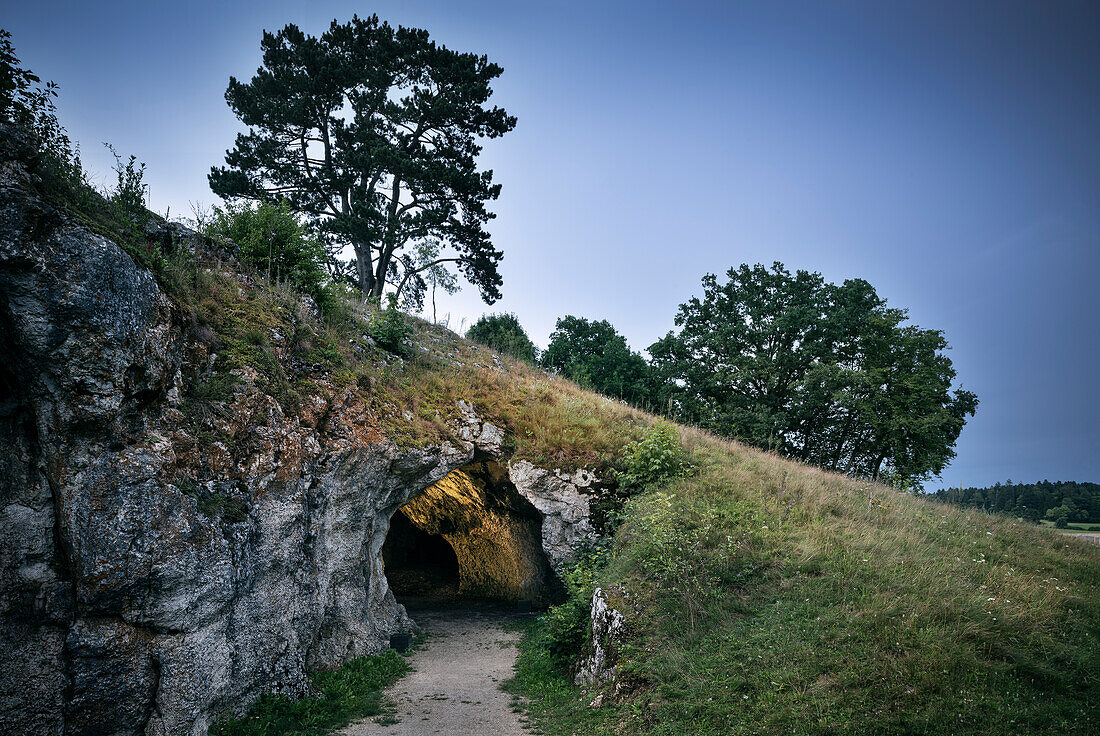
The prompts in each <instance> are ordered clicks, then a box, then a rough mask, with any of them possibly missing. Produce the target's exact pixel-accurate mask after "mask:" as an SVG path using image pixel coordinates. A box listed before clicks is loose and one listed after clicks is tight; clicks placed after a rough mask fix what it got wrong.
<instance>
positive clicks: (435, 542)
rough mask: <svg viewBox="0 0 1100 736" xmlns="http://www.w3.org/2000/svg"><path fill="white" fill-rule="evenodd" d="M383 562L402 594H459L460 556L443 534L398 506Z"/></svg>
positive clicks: (446, 596)
mask: <svg viewBox="0 0 1100 736" xmlns="http://www.w3.org/2000/svg"><path fill="white" fill-rule="evenodd" d="M382 564H383V565H385V569H386V579H387V580H388V581H389V583H390V590H392V591H393V594H394V595H395V596H397V597H398V598H443V599H449V598H455V597H457V596H458V556H457V555H456V554H455V551H454V549H453V548H452V547H451V545H450V543H449V542H447V540H446V538H445V537H444V536H443V535H442V534H431V533H429V532H426V531H424V530H423V529H421V528H420V527H418V526H416V525H415V524H413V523H412V522H411V521H410V520H409V517H408V516H406V515H405V512H404V511H401V510H400V509H398V510H397V511H396V512H394V514H393V517H392V518H391V519H390V532H389V534H387V535H386V543H385V544H384V545H383V546H382Z"/></svg>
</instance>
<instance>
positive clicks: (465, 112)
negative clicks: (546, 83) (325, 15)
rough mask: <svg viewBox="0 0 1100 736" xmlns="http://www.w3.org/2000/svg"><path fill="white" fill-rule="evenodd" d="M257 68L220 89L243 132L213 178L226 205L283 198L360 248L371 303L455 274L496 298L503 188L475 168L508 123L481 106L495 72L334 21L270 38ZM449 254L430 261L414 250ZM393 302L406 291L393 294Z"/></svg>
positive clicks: (399, 36)
mask: <svg viewBox="0 0 1100 736" xmlns="http://www.w3.org/2000/svg"><path fill="white" fill-rule="evenodd" d="M261 47H262V49H263V65H262V66H261V67H260V68H259V69H258V70H257V71H256V74H255V75H254V76H253V77H252V79H251V81H249V82H241V81H238V80H237V79H235V78H230V80H229V88H228V90H227V91H226V93H225V98H226V101H227V102H228V103H229V106H230V107H231V108H232V109H233V111H234V113H236V114H237V116H238V117H239V118H240V119H241V121H242V122H244V123H245V125H247V126H248V128H249V129H248V132H246V133H241V134H239V135H238V136H237V140H236V144H235V145H234V147H233V148H232V149H231V150H229V151H227V152H226V157H225V160H226V166H224V167H214V168H212V169H211V172H210V187H211V189H213V190H214V193H215V194H218V195H219V196H221V197H224V198H227V199H236V198H247V199H255V200H268V201H273V200H285V201H287V202H289V203H290V205H291V206H292V207H293V208H294V209H295V210H296V211H298V212H299V213H301V214H302V215H303V216H304V217H305V218H307V220H308V221H309V223H310V224H311V225H312V226H313V227H314V228H315V229H316V230H317V232H318V233H320V234H321V235H323V236H324V237H325V238H326V239H327V240H328V242H329V243H330V244H331V245H332V247H333V250H334V253H335V252H336V251H338V250H339V249H341V248H343V247H344V246H345V245H350V246H351V247H352V248H353V250H354V252H355V258H354V261H353V264H352V265H353V267H354V270H353V273H354V279H355V281H356V282H357V283H358V285H359V287H360V288H361V289H362V291H363V294H364V295H365V296H367V297H371V298H374V299H378V298H380V297H381V296H382V294H383V293H384V291H385V290H386V285H387V284H390V285H391V287H392V288H393V289H394V290H396V291H397V292H401V291H403V290H404V289H405V288H406V287H407V286H408V285H409V284H410V283H412V284H419V286H420V292H421V293H422V292H423V284H422V283H421V282H422V281H423V278H422V277H421V274H424V273H427V272H430V271H431V269H433V268H437V267H439V266H442V265H443V264H448V263H449V264H453V265H455V266H457V268H458V270H459V271H460V272H461V273H462V274H463V275H464V276H465V277H466V278H467V280H469V281H470V282H471V283H472V284H474V285H475V286H477V287H478V289H479V290H480V292H481V295H482V298H483V299H484V300H485V301H486V302H488V303H492V302H494V301H496V300H497V299H499V298H500V286H501V278H500V274H499V273H498V271H497V264H498V263H499V261H500V259H501V257H502V254H501V252H500V251H499V250H497V249H496V248H495V247H494V246H493V244H492V243H491V242H490V237H489V234H488V232H487V231H486V229H485V225H486V223H487V222H488V220H490V219H491V218H492V217H493V216H494V215H493V214H492V213H491V212H489V211H488V210H487V209H486V203H487V202H489V201H490V200H493V199H496V198H497V196H498V195H499V193H500V185H499V184H494V183H493V172H492V171H491V170H479V169H478V167H477V158H478V155H479V153H480V152H481V145H480V143H479V142H480V141H481V140H482V139H484V138H496V137H498V136H501V135H503V134H505V133H507V132H508V131H510V130H512V128H513V127H515V124H516V119H515V118H514V117H512V116H510V115H508V114H507V113H506V112H505V111H504V110H503V109H501V108H499V107H490V106H488V104H487V103H488V100H489V97H490V96H491V95H492V89H491V87H490V84H491V82H492V80H494V79H496V78H497V77H498V76H500V74H501V72H502V71H503V70H502V68H501V67H499V66H497V65H496V64H492V63H490V62H489V61H488V60H487V59H486V57H485V56H478V55H475V54H471V53H460V52H457V51H452V50H450V49H448V48H446V47H445V46H442V45H439V44H437V43H436V42H435V41H432V40H431V39H430V38H429V37H428V32H427V31H424V30H421V29H418V28H404V27H401V26H398V27H397V28H393V27H392V26H390V25H389V24H388V23H385V22H381V21H379V19H378V17H377V16H371V17H369V18H359V17H357V16H356V17H354V18H352V20H351V21H350V22H348V23H344V24H340V23H337V22H336V21H333V22H332V24H331V26H330V27H329V29H328V30H327V31H326V32H325V33H323V34H321V35H320V36H319V37H314V36H310V35H308V34H306V33H303V32H302V31H301V30H300V29H299V28H298V27H297V26H295V25H287V26H286V27H285V28H283V29H282V30H280V31H278V32H277V33H270V32H264V35H263V40H262V42H261ZM425 240H432V241H436V242H438V243H440V244H442V245H443V246H444V248H443V249H442V250H441V251H440V252H439V253H438V254H437V256H436V257H434V258H432V259H431V260H428V261H425V260H423V259H422V258H417V257H416V256H415V252H416V250H417V249H414V248H409V247H407V246H410V245H412V244H415V243H419V242H422V241H425ZM399 296H400V294H399Z"/></svg>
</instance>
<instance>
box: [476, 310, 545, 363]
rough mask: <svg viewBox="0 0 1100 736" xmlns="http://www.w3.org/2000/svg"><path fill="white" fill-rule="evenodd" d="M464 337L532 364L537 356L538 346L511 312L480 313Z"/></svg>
mask: <svg viewBox="0 0 1100 736" xmlns="http://www.w3.org/2000/svg"><path fill="white" fill-rule="evenodd" d="M466 338H467V339H469V340H474V341H475V342H479V343H481V344H482V345H487V346H488V347H490V348H492V349H493V350H497V351H499V352H501V353H504V354H505V355H511V356H512V357H514V358H519V359H520V360H525V361H527V362H528V363H532V364H533V363H534V362H535V360H536V359H537V358H538V348H536V347H535V343H533V342H531V338H530V337H528V336H527V331H526V330H524V329H523V325H521V324H520V323H519V318H518V317H516V315H514V314H511V313H506V314H486V315H482V317H481V318H480V319H479V320H478V321H477V322H474V324H473V325H472V326H471V327H470V329H469V330H467V331H466Z"/></svg>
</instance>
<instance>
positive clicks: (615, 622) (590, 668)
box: [573, 588, 626, 708]
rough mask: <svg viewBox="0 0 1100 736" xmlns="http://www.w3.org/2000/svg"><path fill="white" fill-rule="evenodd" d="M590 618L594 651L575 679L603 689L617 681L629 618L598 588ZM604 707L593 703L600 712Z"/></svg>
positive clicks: (599, 703) (600, 699)
mask: <svg viewBox="0 0 1100 736" xmlns="http://www.w3.org/2000/svg"><path fill="white" fill-rule="evenodd" d="M590 616H591V619H592V651H591V652H590V653H589V654H588V655H586V656H585V657H584V658H583V659H581V661H580V662H579V663H578V665H577V672H576V674H575V675H574V677H573V679H574V681H575V682H576V683H577V684H578V685H599V684H603V683H608V682H612V681H614V679H615V669H616V666H617V664H618V661H619V648H620V646H622V641H623V634H624V627H625V625H626V617H625V616H623V614H622V612H620V611H619V610H618V609H616V608H613V607H612V606H611V604H610V603H609V602H608V599H607V595H605V594H604V591H603V589H602V588H596V591H595V592H594V593H593V594H592V609H591V613H590ZM597 701H598V702H597ZM602 703H603V700H602V698H597V700H596V701H593V702H592V707H594V708H598V707H600V705H601V704H602Z"/></svg>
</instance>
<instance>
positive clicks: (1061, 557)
mask: <svg viewBox="0 0 1100 736" xmlns="http://www.w3.org/2000/svg"><path fill="white" fill-rule="evenodd" d="M109 224H110V223H107V225H109ZM101 225H102V223H101ZM99 229H100V230H101V231H104V230H107V231H108V232H109V231H110V227H107V226H101V227H100V228H99ZM105 234H107V233H105ZM127 245H128V248H129V249H130V250H131V252H133V253H135V254H136V255H137V256H140V257H141V260H142V261H143V262H145V263H146V265H150V266H151V267H152V268H154V270H155V271H156V272H157V274H158V278H159V279H160V282H161V283H162V285H164V287H165V288H166V290H167V291H168V293H169V294H170V295H171V297H172V299H173V300H174V301H175V302H176V304H177V306H178V307H179V312H180V314H181V316H182V318H183V321H184V322H185V323H186V324H187V329H189V330H190V332H191V337H192V339H193V341H194V342H196V343H205V344H206V345H207V346H208V349H209V350H210V351H211V352H216V353H217V354H218V355H219V356H220V357H219V359H218V361H217V362H216V363H215V368H216V370H217V371H218V375H219V376H222V377H227V376H229V375H230V372H231V371H232V370H233V369H235V368H237V369H239V368H241V367H245V366H247V367H250V368H252V369H254V370H256V371H257V372H258V374H259V376H260V379H261V380H260V385H262V386H263V387H264V388H265V390H267V391H268V392H269V393H271V394H272V395H273V396H275V397H277V398H278V399H279V402H280V404H281V405H282V406H283V407H284V410H285V411H286V412H288V413H294V412H295V411H296V408H297V407H298V406H299V405H301V402H303V401H305V400H307V399H309V398H310V396H311V395H331V394H332V393H334V392H337V391H346V390H351V391H354V392H356V393H357V394H358V396H359V397H360V399H361V400H362V402H363V404H364V405H365V406H367V407H368V408H369V411H368V412H367V417H368V419H367V420H368V421H369V422H370V423H372V424H373V427H372V429H373V430H374V431H375V432H376V433H377V436H378V437H379V438H380V439H381V438H382V437H386V438H389V439H391V440H393V441H395V442H398V443H399V444H402V445H422V444H426V443H431V442H436V441H439V440H440V439H443V438H445V437H446V436H448V435H449V430H448V428H447V425H448V421H449V420H450V419H451V418H452V417H453V416H454V413H455V402H456V401H457V400H459V399H464V400H468V401H472V402H473V403H474V404H475V405H476V406H477V408H478V410H479V411H480V412H481V413H482V414H483V415H484V416H486V417H487V418H489V419H491V420H492V421H495V422H497V423H498V424H501V425H502V426H504V427H505V428H506V429H507V430H508V438H509V439H508V445H509V449H510V451H511V452H512V453H514V455H515V456H521V457H528V458H531V459H533V460H536V461H538V462H541V463H546V464H555V465H587V466H597V467H598V466H601V465H607V464H609V463H614V460H615V457H616V455H617V454H618V453H619V451H620V450H621V448H622V447H623V446H624V445H625V444H626V443H627V442H628V441H629V440H631V439H633V438H634V437H636V436H637V434H638V432H639V431H640V428H641V427H643V426H646V425H648V424H650V423H651V422H652V421H653V418H652V417H649V416H647V415H644V414H642V413H641V412H637V411H635V410H632V409H629V408H626V407H623V406H622V405H620V404H618V403H617V402H613V401H609V400H607V399H604V398H603V397H600V396H597V395H595V394H591V393H588V392H585V391H582V390H580V389H578V388H576V387H575V386H573V385H572V384H569V383H568V382H565V381H562V380H559V379H556V378H553V377H548V376H546V375H545V374H542V373H541V372H539V371H536V370H533V369H531V368H529V367H527V366H524V365H522V364H518V363H515V362H513V361H509V360H506V359H505V360H503V361H502V362H501V364H500V366H499V367H498V365H497V361H496V360H494V358H493V356H492V355H491V354H490V353H489V351H488V350H486V349H485V348H478V347H477V346H474V345H472V344H470V343H468V342H466V341H464V340H461V339H460V338H458V337H457V336H455V335H454V334H453V333H450V332H448V331H446V330H442V329H440V328H435V327H431V326H429V325H426V324H425V323H422V322H417V334H416V335H415V337H414V340H413V342H414V343H415V347H414V348H413V350H412V353H411V357H408V358H398V357H396V356H394V355H392V354H390V353H387V352H385V351H383V350H381V349H379V348H377V347H375V346H373V345H372V344H371V343H370V342H369V341H368V340H366V339H365V338H364V335H365V334H366V332H367V319H368V318H369V312H368V310H365V309H364V308H363V307H361V306H358V305H356V304H355V303H354V302H353V301H346V300H338V301H337V307H336V308H335V309H332V310H330V312H329V314H328V315H327V316H326V317H325V318H324V319H321V320H318V319H316V318H315V317H313V316H312V315H311V314H310V310H309V309H308V308H306V307H304V306H303V304H302V302H301V300H300V298H299V297H298V296H297V295H295V294H293V293H292V292H289V291H287V290H285V289H283V288H280V287H278V286H273V285H267V284H264V283H263V282H262V281H260V280H258V279H249V278H243V279H242V278H241V277H240V276H239V275H237V274H235V273H230V272H227V271H226V270H225V268H224V267H223V266H221V265H220V264H218V263H216V262H214V261H208V260H203V259H200V260H198V261H196V260H194V259H193V258H191V257H189V256H187V255H186V254H180V255H176V256H161V255H159V254H156V253H153V252H152V251H151V250H150V249H147V248H142V243H141V242H140V235H137V236H135V238H134V240H133V242H130V243H127ZM295 366H297V367H295ZM190 380H191V385H190V390H191V394H192V396H191V401H190V404H189V406H191V408H192V411H191V419H192V420H193V421H194V422H195V423H196V427H198V428H199V429H201V427H199V425H202V424H203V423H204V421H206V420H205V417H206V415H207V412H206V411H205V410H204V409H203V405H204V402H207V403H209V402H210V401H214V400H216V399H218V398H227V396H221V395H220V393H219V390H218V386H219V385H221V384H219V383H218V380H217V376H210V375H204V376H199V375H196V376H192V377H190ZM211 387H213V388H211ZM223 388H224V386H223ZM368 434H369V433H368ZM682 435H683V441H684V443H685V444H686V445H687V446H688V447H689V449H690V450H691V452H692V454H693V457H694V459H695V462H696V463H697V464H698V472H697V473H696V474H695V475H694V476H692V477H691V478H688V479H684V480H682V481H679V482H678V483H677V484H676V485H675V486H674V487H672V488H669V489H667V493H651V494H648V495H646V496H644V497H642V498H639V499H635V501H634V502H633V503H632V505H631V507H630V508H629V510H628V514H627V521H626V523H625V524H624V526H623V527H622V528H621V529H620V532H619V535H618V538H617V545H616V551H615V553H614V555H613V559H612V562H611V565H610V566H609V567H608V568H607V569H606V570H605V571H604V572H603V574H602V575H603V580H602V582H603V583H604V585H606V586H614V585H617V584H623V585H624V586H625V588H626V590H628V591H630V593H631V602H630V603H629V605H628V606H627V607H626V608H627V612H628V615H629V617H630V623H631V635H632V638H631V643H630V647H629V649H628V651H627V653H626V657H625V663H624V665H623V670H624V672H625V673H626V675H627V678H626V681H627V682H628V683H630V685H631V687H632V688H633V690H632V691H631V692H628V693H625V694H619V695H616V696H614V697H612V698H610V701H611V704H610V705H607V706H605V707H604V708H602V709H591V708H588V707H587V702H588V700H590V699H591V697H592V694H591V693H588V694H585V693H582V692H580V691H578V690H576V689H574V688H572V687H571V686H568V685H567V683H566V682H565V680H564V679H563V678H562V676H561V675H560V674H559V673H557V671H556V670H554V669H553V668H552V666H551V664H550V663H549V662H547V660H546V658H545V656H544V655H543V654H542V653H540V652H539V651H538V650H537V648H535V647H534V646H533V645H534V644H535V643H537V637H536V636H532V637H528V639H527V645H526V650H525V653H524V656H523V661H524V667H523V668H522V671H521V676H520V678H519V681H518V683H517V687H518V688H519V689H520V691H521V692H523V693H524V694H526V695H528V696H530V697H532V709H533V713H534V714H535V716H536V719H537V721H538V722H539V724H540V725H541V727H542V728H543V729H544V730H546V731H547V732H550V733H573V732H577V733H599V732H609V733H610V732H615V733H628V732H637V733H658V734H668V733H715V734H717V733H781V732H782V733H788V732H790V733H841V732H846V733H868V732H895V733H942V732H946V731H952V732H955V733H1009V732H1012V733H1015V732H1018V731H1022V730H1031V731H1038V732H1046V733H1068V732H1073V731H1075V730H1076V731H1079V732H1082V733H1086V732H1092V731H1094V730H1096V729H1097V728H1098V727H1100V717H1098V715H1097V707H1098V705H1097V701H1098V698H1097V693H1098V687H1097V686H1098V684H1100V683H1098V673H1100V655H1098V652H1100V646H1098V644H1097V636H1098V635H1100V548H1097V547H1096V546H1089V545H1087V544H1086V543H1083V542H1079V541H1077V540H1073V539H1067V538H1065V537H1063V536H1056V535H1054V534H1051V533H1050V532H1047V531H1045V530H1042V529H1038V528H1035V527H1033V526H1030V525H1024V524H1017V523H1015V522H1013V521H1011V520H1006V519H1000V518H997V517H990V516H985V515H981V514H978V513H973V512H965V511H960V510H957V509H954V508H951V507H948V506H943V505H933V504H931V503H928V502H924V501H922V500H919V499H914V498H910V497H906V496H902V495H899V494H897V493H895V492H893V491H891V490H889V489H886V488H883V487H879V486H871V485H870V484H866V483H862V482H858V481H853V480H850V479H846V478H843V477H840V476H836V475H830V474H827V473H824V472H821V471H818V470H815V469H812V468H807V467H804V466H800V465H797V464H794V463H790V462H786V461H783V460H780V459H777V458H775V457H772V456H769V455H766V454H764V453H760V452H757V451H754V450H750V449H747V448H744V447H741V446H739V445H736V444H732V443H725V442H722V441H719V440H716V439H714V438H711V437H708V436H706V435H703V434H701V433H698V432H695V431H693V430H689V429H684V430H682ZM869 496H870V503H869V502H868V499H869Z"/></svg>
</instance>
